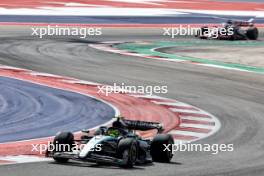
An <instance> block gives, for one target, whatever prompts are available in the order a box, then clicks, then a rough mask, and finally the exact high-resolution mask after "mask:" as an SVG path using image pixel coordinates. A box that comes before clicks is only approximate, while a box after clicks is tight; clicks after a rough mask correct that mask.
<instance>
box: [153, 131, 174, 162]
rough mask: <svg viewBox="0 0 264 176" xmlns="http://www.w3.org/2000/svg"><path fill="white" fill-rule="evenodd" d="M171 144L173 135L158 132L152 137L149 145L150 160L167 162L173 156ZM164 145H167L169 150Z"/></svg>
mask: <svg viewBox="0 0 264 176" xmlns="http://www.w3.org/2000/svg"><path fill="white" fill-rule="evenodd" d="M173 144H174V140H173V137H172V136H171V135H169V134H158V135H157V136H156V137H154V139H153V141H152V142H151V146H150V154H151V156H152V160H153V161H155V162H163V163H169V162H170V161H171V159H172V157H173V153H172V146H173ZM165 145H166V146H167V145H169V148H170V150H167V149H166V147H165Z"/></svg>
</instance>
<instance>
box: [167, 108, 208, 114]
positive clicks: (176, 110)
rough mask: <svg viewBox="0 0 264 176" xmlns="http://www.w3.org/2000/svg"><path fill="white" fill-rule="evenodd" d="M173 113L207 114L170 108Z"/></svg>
mask: <svg viewBox="0 0 264 176" xmlns="http://www.w3.org/2000/svg"><path fill="white" fill-rule="evenodd" d="M170 110H172V111H173V112H183V113H193V114H205V113H204V112H203V111H200V110H198V109H197V110H189V109H178V108H170Z"/></svg>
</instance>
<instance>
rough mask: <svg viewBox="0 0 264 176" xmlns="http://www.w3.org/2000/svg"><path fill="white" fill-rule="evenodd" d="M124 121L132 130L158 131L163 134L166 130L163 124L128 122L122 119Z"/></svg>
mask: <svg viewBox="0 0 264 176" xmlns="http://www.w3.org/2000/svg"><path fill="white" fill-rule="evenodd" d="M122 121H123V122H124V123H125V124H126V128H127V129H130V130H140V131H147V130H153V129H156V130H158V133H161V132H162V131H163V130H164V129H163V126H162V124H161V123H158V122H147V121H139V120H126V119H122Z"/></svg>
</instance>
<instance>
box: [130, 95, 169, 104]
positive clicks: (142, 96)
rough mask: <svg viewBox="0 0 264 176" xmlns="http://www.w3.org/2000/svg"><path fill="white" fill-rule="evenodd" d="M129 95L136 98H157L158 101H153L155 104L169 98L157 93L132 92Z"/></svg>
mask: <svg viewBox="0 0 264 176" xmlns="http://www.w3.org/2000/svg"><path fill="white" fill-rule="evenodd" d="M129 96H133V97H136V98H146V99H157V101H152V102H153V103H155V104H158V100H169V99H168V98H164V97H160V96H157V95H141V94H137V95H135V94H130V95H129Z"/></svg>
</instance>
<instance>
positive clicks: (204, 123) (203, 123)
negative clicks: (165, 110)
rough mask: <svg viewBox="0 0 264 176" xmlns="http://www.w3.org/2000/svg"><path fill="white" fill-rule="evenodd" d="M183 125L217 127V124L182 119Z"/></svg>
mask: <svg viewBox="0 0 264 176" xmlns="http://www.w3.org/2000/svg"><path fill="white" fill-rule="evenodd" d="M181 123H188V124H200V125H209V126H215V122H208V121H199V120H189V119H181Z"/></svg>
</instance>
